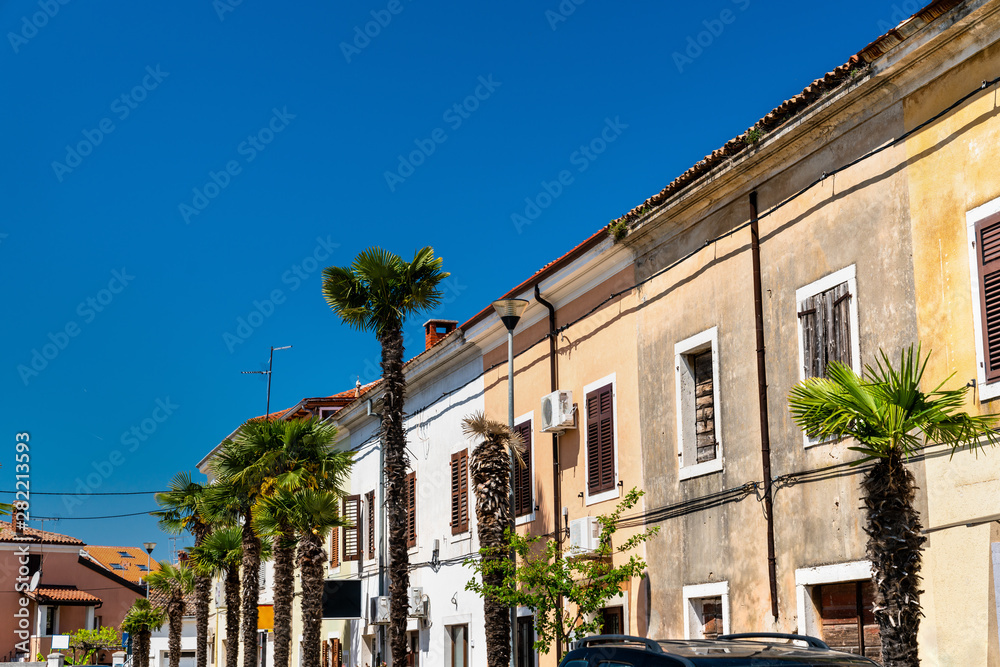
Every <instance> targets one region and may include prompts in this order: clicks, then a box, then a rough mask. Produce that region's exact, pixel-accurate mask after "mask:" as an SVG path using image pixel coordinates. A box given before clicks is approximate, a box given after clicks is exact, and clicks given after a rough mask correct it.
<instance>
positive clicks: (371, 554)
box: [365, 491, 375, 559]
mask: <svg viewBox="0 0 1000 667" xmlns="http://www.w3.org/2000/svg"><path fill="white" fill-rule="evenodd" d="M365 503H366V504H367V505H368V558H369V559H372V558H375V492H374V491H369V492H368V493H366V494H365Z"/></svg>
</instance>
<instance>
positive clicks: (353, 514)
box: [343, 495, 361, 562]
mask: <svg viewBox="0 0 1000 667" xmlns="http://www.w3.org/2000/svg"><path fill="white" fill-rule="evenodd" d="M343 514H344V519H345V520H346V521H348V522H350V523H351V525H350V526H344V562H347V561H349V560H361V496H359V495H353V496H347V497H346V498H344V512H343Z"/></svg>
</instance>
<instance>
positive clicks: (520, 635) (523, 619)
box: [517, 616, 535, 667]
mask: <svg viewBox="0 0 1000 667" xmlns="http://www.w3.org/2000/svg"><path fill="white" fill-rule="evenodd" d="M517 664H518V666H519V667H535V617H534V616H518V617H517Z"/></svg>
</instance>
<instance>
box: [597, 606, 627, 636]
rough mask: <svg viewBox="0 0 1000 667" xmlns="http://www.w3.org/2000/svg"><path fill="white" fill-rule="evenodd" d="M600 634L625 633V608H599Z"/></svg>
mask: <svg viewBox="0 0 1000 667" xmlns="http://www.w3.org/2000/svg"><path fill="white" fill-rule="evenodd" d="M601 634H602V635H623V634H625V608H624V607H621V606H618V607H605V608H604V609H602V610H601Z"/></svg>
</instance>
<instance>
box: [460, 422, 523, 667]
mask: <svg viewBox="0 0 1000 667" xmlns="http://www.w3.org/2000/svg"><path fill="white" fill-rule="evenodd" d="M462 431H463V432H464V433H465V434H466V435H467V436H470V437H475V438H479V439H481V440H482V442H481V443H480V444H479V445H478V446H476V448H475V449H473V450H472V458H471V460H470V462H469V467H470V469H471V472H472V489H473V492H474V493H475V494H476V529H477V532H478V534H479V546H480V552H481V554H482V558H483V567H482V573H483V575H482V576H483V585H484V586H501V585H503V581H504V569H503V568H502V567H500V565H501V564H502V563H503V561H506V560H507V559H508V558H509V557H510V556H509V554H508V553H507V550H506V548H505V544H506V540H505V539H504V530H505V529H506V528H507V526H509V525H510V523H511V516H510V484H511V481H510V457H511V455H512V454H513V455H514V457H515V458H516V459H517V460H518V461H519V462H520V459H521V454H520V449H521V438H520V436H519V435H518V434H517V433H513V432H511V430H510V428H509V427H508V426H507V424H504V423H501V422H498V421H494V420H492V419H487V418H486V416H485V415H484V414H483V413H482V412H476V413H474V414H473V415H471V416H469V417H466V418H465V419H464V420H462ZM491 563H496V565H492V566H491ZM483 618H484V620H485V622H486V664H487V665H489V667H505V666H506V665H508V664H510V637H511V634H510V631H511V627H510V608H509V607H507V606H506V605H504V604H503V603H502V602H500V601H499V600H494V599H492V598H490V597H488V596H487V597H486V598H484V599H483Z"/></svg>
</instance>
